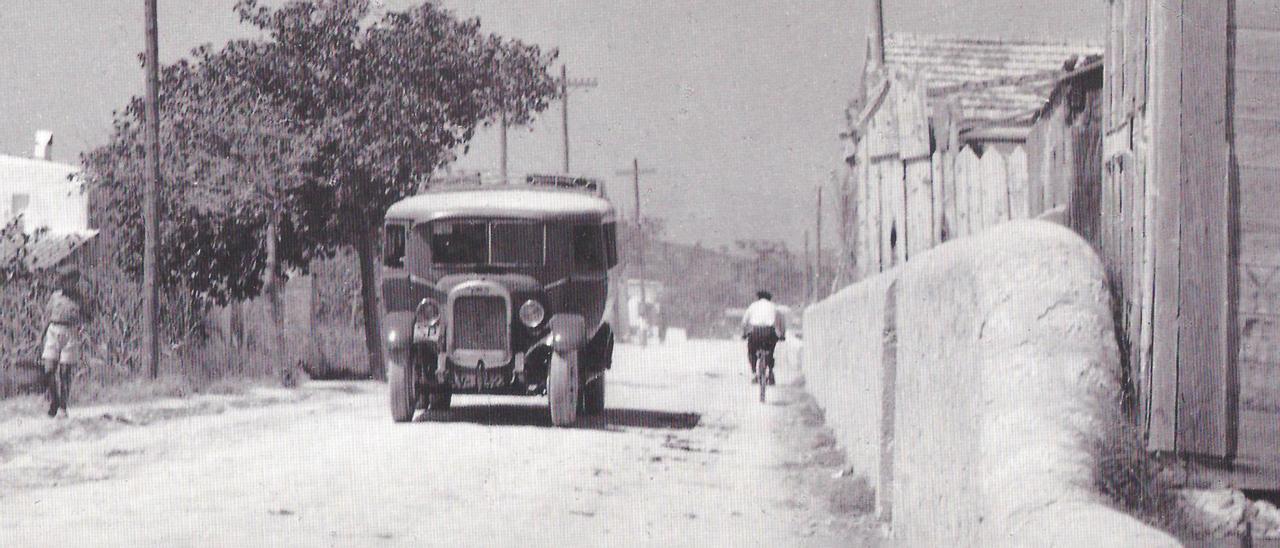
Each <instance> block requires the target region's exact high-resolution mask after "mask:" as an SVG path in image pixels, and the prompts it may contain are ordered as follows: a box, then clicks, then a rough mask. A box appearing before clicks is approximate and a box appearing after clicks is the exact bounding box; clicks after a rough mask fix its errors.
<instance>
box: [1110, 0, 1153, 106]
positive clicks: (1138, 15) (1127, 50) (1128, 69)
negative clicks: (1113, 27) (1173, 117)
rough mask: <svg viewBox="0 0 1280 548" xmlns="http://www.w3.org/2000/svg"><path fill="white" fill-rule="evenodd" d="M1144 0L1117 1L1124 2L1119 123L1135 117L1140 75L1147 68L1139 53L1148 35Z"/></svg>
mask: <svg viewBox="0 0 1280 548" xmlns="http://www.w3.org/2000/svg"><path fill="white" fill-rule="evenodd" d="M1143 1H1144V0H1128V1H1126V2H1117V3H1119V4H1124V7H1125V9H1124V43H1123V47H1124V51H1123V53H1122V55H1123V59H1124V67H1123V69H1122V70H1123V71H1124V82H1123V83H1122V84H1123V86H1124V89H1123V91H1122V94H1121V102H1120V105H1119V108H1120V111H1121V112H1120V113H1119V115H1120V121H1119V123H1121V124H1124V123H1128V121H1129V119H1130V118H1132V117H1133V114H1134V109H1135V107H1136V103H1137V90H1138V86H1137V85H1136V84H1137V81H1138V75H1139V74H1140V73H1141V72H1142V71H1143V70H1144V69H1145V68H1146V67H1144V66H1142V60H1141V59H1140V58H1139V53H1140V52H1141V51H1142V49H1143V47H1144V44H1145V43H1146V40H1147V37H1146V36H1144V35H1143V18H1144V17H1146V10H1145V9H1141V8H1142V4H1143Z"/></svg>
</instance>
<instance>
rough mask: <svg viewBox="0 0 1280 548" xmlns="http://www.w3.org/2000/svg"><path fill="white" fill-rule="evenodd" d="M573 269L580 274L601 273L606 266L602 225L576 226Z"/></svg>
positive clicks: (574, 229) (574, 228) (574, 231)
mask: <svg viewBox="0 0 1280 548" xmlns="http://www.w3.org/2000/svg"><path fill="white" fill-rule="evenodd" d="M572 237H573V269H574V270H576V271H578V272H599V271H601V270H604V269H606V268H608V267H607V266H606V264H607V262H606V259H607V257H606V256H605V248H604V242H603V241H602V240H603V239H604V232H603V231H602V230H600V225H575V226H574V227H573V236H572Z"/></svg>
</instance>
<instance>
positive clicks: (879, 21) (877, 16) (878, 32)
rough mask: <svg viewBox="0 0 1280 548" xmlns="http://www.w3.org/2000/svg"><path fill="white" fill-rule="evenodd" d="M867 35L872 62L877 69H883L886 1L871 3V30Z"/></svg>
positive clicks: (875, 0) (878, 0)
mask: <svg viewBox="0 0 1280 548" xmlns="http://www.w3.org/2000/svg"><path fill="white" fill-rule="evenodd" d="M869 30H870V32H869V33H867V34H868V35H867V41H868V42H870V43H869V44H868V47H870V48H871V60H872V61H874V62H875V63H876V68H880V67H883V66H884V64H885V58H884V0H872V2H871V28H870V29H869Z"/></svg>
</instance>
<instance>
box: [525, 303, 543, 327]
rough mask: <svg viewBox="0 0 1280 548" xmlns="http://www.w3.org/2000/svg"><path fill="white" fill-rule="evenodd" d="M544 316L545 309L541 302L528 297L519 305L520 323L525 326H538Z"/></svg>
mask: <svg viewBox="0 0 1280 548" xmlns="http://www.w3.org/2000/svg"><path fill="white" fill-rule="evenodd" d="M546 318H547V310H546V309H545V308H542V304H541V303H539V302H538V301H536V300H533V299H529V300H527V301H525V302H524V304H522V305H520V323H523V324H524V325H525V327H528V328H530V329H533V328H535V327H538V326H539V325H540V324H542V320H544V319H546Z"/></svg>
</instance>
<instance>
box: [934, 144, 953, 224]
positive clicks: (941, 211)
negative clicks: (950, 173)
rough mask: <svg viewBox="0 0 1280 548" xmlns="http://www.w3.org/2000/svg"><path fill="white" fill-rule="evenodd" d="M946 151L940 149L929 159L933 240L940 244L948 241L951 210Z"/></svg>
mask: <svg viewBox="0 0 1280 548" xmlns="http://www.w3.org/2000/svg"><path fill="white" fill-rule="evenodd" d="M945 162H946V153H945V152H943V151H941V150H939V151H935V152H934V153H933V156H932V157H931V158H930V159H929V164H930V167H931V168H932V171H933V173H932V177H933V242H934V245H938V244H940V243H942V242H945V241H947V236H948V229H947V215H948V211H949V205H948V204H949V202H950V201H951V198H950V196H949V194H948V193H949V192H950V189H949V188H947V186H948V184H949V183H948V181H947V174H946V169H945V167H944V166H945Z"/></svg>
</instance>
